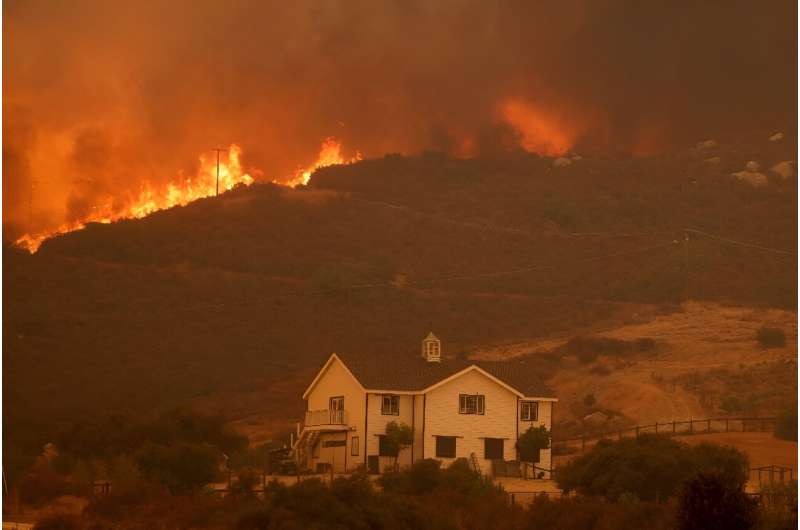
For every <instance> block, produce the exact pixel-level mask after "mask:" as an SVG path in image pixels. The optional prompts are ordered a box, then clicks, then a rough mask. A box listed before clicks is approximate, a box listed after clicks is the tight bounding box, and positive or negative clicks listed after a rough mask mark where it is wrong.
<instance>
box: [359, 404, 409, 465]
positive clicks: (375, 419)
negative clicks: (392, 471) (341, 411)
mask: <svg viewBox="0 0 800 530" xmlns="http://www.w3.org/2000/svg"><path fill="white" fill-rule="evenodd" d="M368 399H369V407H368V410H367V418H368V425H369V431H368V433H367V454H368V455H377V454H379V451H378V447H379V440H378V435H379V434H384V433H386V425H387V424H388V423H390V422H393V421H396V422H397V423H405V424H406V425H409V426H413V419H412V416H414V411H413V406H412V402H413V398H412V396H410V395H401V396H400V410H399V412H400V414H399V415H397V416H394V415H384V414H382V412H381V405H382V402H383V394H369V395H368ZM411 452H412V451H411V448H410V447H409V448H406V449H405V450H403V451H401V452H400V456H399V457H398V459H397V463H398V464H399V465H400V467H404V466H408V465H410V464H411ZM379 461H380V469H381V471H383V470H384V469H385V468H386V467H388V466H391V465H394V457H381V458H380V459H379Z"/></svg>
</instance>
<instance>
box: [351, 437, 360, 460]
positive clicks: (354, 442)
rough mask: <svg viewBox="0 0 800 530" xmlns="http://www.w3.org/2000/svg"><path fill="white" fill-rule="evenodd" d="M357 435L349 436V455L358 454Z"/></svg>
mask: <svg viewBox="0 0 800 530" xmlns="http://www.w3.org/2000/svg"><path fill="white" fill-rule="evenodd" d="M358 447H359V445H358V436H353V437H352V438H350V456H358Z"/></svg>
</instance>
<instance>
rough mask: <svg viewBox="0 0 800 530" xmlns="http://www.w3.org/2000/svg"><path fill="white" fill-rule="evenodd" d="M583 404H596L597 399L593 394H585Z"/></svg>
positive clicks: (589, 405)
mask: <svg viewBox="0 0 800 530" xmlns="http://www.w3.org/2000/svg"><path fill="white" fill-rule="evenodd" d="M583 404H584V405H586V406H587V407H593V406H594V405H596V404H597V399H595V397H594V394H586V395H585V396H583Z"/></svg>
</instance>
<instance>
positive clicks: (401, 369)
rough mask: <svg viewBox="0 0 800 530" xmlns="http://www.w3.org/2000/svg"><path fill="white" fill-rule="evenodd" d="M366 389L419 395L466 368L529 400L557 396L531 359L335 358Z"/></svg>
mask: <svg viewBox="0 0 800 530" xmlns="http://www.w3.org/2000/svg"><path fill="white" fill-rule="evenodd" d="M336 355H337V356H338V357H339V358H340V359H341V360H342V361H343V362H344V364H345V365H346V366H347V368H349V369H350V371H351V372H352V373H353V375H354V376H356V379H358V380H359V382H360V383H361V384H362V385H363V386H364V387H365V388H367V389H373V390H405V391H416V390H423V389H425V388H428V387H429V386H431V385H434V384H436V383H438V382H439V381H441V380H442V379H446V378H448V377H450V376H451V375H453V374H456V373H458V372H460V371H461V370H464V369H465V368H467V367H469V366H472V365H477V366H478V367H480V368H482V369H483V370H485V371H487V372H488V373H490V374H491V375H493V376H494V377H496V378H498V379H499V380H501V381H503V382H504V383H506V384H507V385H509V386H511V387H513V388H515V389H517V390H518V391H519V392H520V393H522V394H524V395H525V396H528V397H551V398H554V397H556V396H555V393H554V392H553V391H552V390H551V389H550V388H549V387H548V386H547V385H546V384H544V383H543V382H542V380H541V379H540V378H539V377H538V376H537V375H535V373H534V370H533V363H532V362H531V360H530V358H525V359H512V360H509V361H472V360H465V359H442V362H440V363H431V362H427V361H426V360H425V359H423V358H422V356H420V355H414V356H411V355H354V354H350V353H344V354H342V353H338V352H337V354H336Z"/></svg>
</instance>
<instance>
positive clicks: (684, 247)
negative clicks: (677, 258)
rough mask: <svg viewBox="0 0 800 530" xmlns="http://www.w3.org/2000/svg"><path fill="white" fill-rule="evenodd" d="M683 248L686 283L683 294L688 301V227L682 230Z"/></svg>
mask: <svg viewBox="0 0 800 530" xmlns="http://www.w3.org/2000/svg"><path fill="white" fill-rule="evenodd" d="M683 249H684V258H683V261H684V269H685V271H684V273H685V275H686V278H685V282H686V285H685V287H684V288H685V291H686V294H685V297H686V301H687V302H688V301H689V230H688V229H684V230H683Z"/></svg>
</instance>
